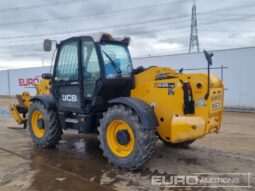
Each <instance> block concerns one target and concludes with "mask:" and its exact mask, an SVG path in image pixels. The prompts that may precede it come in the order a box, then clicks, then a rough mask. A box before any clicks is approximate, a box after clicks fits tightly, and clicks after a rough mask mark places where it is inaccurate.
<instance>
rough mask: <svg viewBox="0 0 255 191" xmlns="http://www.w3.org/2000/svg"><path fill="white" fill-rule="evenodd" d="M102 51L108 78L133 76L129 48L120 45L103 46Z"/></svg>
mask: <svg viewBox="0 0 255 191" xmlns="http://www.w3.org/2000/svg"><path fill="white" fill-rule="evenodd" d="M101 51H102V55H103V60H104V65H105V75H106V78H108V79H112V78H129V77H131V75H132V70H133V68H132V62H131V58H130V55H129V51H128V48H127V47H126V46H124V45H120V44H102V45H101Z"/></svg>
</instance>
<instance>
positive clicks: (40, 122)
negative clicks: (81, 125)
mask: <svg viewBox="0 0 255 191" xmlns="http://www.w3.org/2000/svg"><path fill="white" fill-rule="evenodd" d="M28 126H29V131H30V135H31V137H32V139H33V141H34V142H35V143H36V144H37V145H39V146H41V147H52V146H54V145H56V144H57V143H58V141H59V140H60V139H61V135H62V129H61V127H60V124H59V123H58V117H57V113H56V112H55V111H54V110H52V109H47V108H45V106H44V105H43V104H42V103H41V102H37V101H36V102H34V103H33V104H32V105H31V107H30V108H29V111H28Z"/></svg>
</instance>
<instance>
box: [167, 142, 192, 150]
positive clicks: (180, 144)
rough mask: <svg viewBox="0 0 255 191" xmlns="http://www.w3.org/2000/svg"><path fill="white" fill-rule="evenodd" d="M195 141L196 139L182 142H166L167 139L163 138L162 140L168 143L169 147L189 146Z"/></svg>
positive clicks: (184, 147) (185, 147)
mask: <svg viewBox="0 0 255 191" xmlns="http://www.w3.org/2000/svg"><path fill="white" fill-rule="evenodd" d="M194 141H195V140H189V141H184V142H182V143H170V142H166V141H165V140H162V142H163V143H164V145H166V146H168V147H175V148H183V149H187V148H189V146H190V145H191V144H192V143H193V142H194Z"/></svg>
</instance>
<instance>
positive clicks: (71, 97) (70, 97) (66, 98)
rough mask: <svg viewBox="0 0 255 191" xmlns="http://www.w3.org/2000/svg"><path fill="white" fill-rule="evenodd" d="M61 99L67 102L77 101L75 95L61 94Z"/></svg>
mask: <svg viewBox="0 0 255 191" xmlns="http://www.w3.org/2000/svg"><path fill="white" fill-rule="evenodd" d="M62 100H63V101H68V102H77V95H70V94H63V95H62Z"/></svg>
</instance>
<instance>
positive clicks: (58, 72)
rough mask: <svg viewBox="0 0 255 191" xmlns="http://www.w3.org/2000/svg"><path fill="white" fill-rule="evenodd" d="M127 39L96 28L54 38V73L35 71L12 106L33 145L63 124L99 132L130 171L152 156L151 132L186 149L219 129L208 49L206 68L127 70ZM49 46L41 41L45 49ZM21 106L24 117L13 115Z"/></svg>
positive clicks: (219, 103) (112, 157) (219, 94)
mask: <svg viewBox="0 0 255 191" xmlns="http://www.w3.org/2000/svg"><path fill="white" fill-rule="evenodd" d="M129 42H130V38H128V37H124V38H113V37H112V36H111V35H110V34H107V33H100V34H97V35H92V36H82V37H73V38H69V39H67V40H64V41H62V42H60V43H59V44H57V46H56V47H57V54H56V58H55V64H54V71H53V74H43V75H42V78H43V80H42V82H41V83H40V84H38V86H37V95H36V96H33V97H30V96H29V95H28V96H27V94H26V93H25V96H24V93H23V94H22V96H21V97H20V98H21V101H20V103H21V102H24V103H26V104H23V105H24V106H20V105H18V106H17V105H12V106H11V110H12V114H13V116H14V117H15V119H19V120H21V121H19V122H20V123H26V122H27V123H28V128H29V131H30V134H31V137H32V139H33V141H34V142H35V143H36V144H37V145H39V146H41V147H52V146H54V145H56V144H57V143H58V141H59V140H60V139H61V136H62V134H63V131H62V130H63V129H76V130H78V131H79V132H80V133H98V139H99V141H100V147H101V149H102V150H103V153H104V156H105V157H107V158H108V160H109V161H110V162H111V163H113V164H114V165H116V166H118V167H121V168H123V169H127V170H136V169H139V168H141V167H142V166H143V165H144V164H145V162H146V161H147V160H148V159H149V158H150V157H151V156H152V153H153V151H154V150H155V145H156V142H157V138H159V139H160V140H162V141H163V142H164V143H165V144H166V145H170V146H176V147H187V146H188V145H189V144H191V143H192V142H193V141H195V140H196V139H198V138H201V137H203V136H205V135H206V134H209V133H212V132H218V131H219V129H220V127H221V121H222V108H223V93H224V92H223V90H224V89H223V84H222V82H221V81H220V80H219V79H218V78H217V77H216V76H214V75H210V71H209V69H210V65H209V64H211V57H212V55H211V54H209V53H207V52H205V55H206V58H207V60H208V63H209V64H208V74H182V73H178V72H176V71H174V70H172V69H170V68H168V67H166V68H163V67H149V68H146V69H145V68H142V67H140V68H138V69H133V66H132V60H131V57H130V54H129V50H128V45H129ZM51 46H52V41H50V40H45V42H44V50H45V51H50V50H51ZM155 64H156V63H155ZM22 99H23V101H22ZM17 107H18V109H17ZM20 108H21V109H20ZM22 108H23V110H22ZM15 110H16V111H15ZM27 110H28V117H27V119H26V118H24V119H22V118H21V116H19V117H20V118H19V117H18V115H19V113H23V116H26V112H27ZM22 120H23V121H22Z"/></svg>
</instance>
